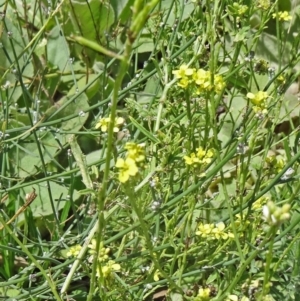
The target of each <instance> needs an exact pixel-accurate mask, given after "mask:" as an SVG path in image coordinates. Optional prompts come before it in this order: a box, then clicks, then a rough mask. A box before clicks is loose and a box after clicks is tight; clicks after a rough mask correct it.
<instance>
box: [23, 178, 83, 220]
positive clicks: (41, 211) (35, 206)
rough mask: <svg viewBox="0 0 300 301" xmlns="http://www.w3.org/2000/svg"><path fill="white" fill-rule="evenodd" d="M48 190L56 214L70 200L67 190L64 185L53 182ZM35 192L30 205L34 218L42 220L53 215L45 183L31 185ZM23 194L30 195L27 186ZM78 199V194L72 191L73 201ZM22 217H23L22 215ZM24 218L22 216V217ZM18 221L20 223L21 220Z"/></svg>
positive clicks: (30, 190) (29, 189)
mask: <svg viewBox="0 0 300 301" xmlns="http://www.w3.org/2000/svg"><path fill="white" fill-rule="evenodd" d="M49 185H50V190H51V194H52V198H53V202H54V206H55V209H56V210H57V212H58V211H59V210H60V209H62V208H63V207H64V206H65V202H68V199H70V196H69V188H68V187H67V186H65V185H59V184H57V183H55V182H50V183H49ZM33 187H34V188H35V190H36V194H37V198H36V199H35V200H34V201H33V202H32V204H31V205H30V209H31V211H32V214H33V216H34V217H35V218H38V219H43V218H45V217H47V216H49V215H52V214H53V210H52V206H51V203H50V197H49V193H48V188H47V183H46V182H43V183H40V184H38V185H33ZM24 192H25V193H31V192H32V187H30V186H28V187H26V188H25V189H24ZM78 197H79V193H78V192H77V191H76V190H74V191H73V195H72V198H73V201H75V200H77V199H78ZM22 216H23V215H22ZM23 218H24V216H23ZM23 218H21V219H20V221H22V220H23Z"/></svg>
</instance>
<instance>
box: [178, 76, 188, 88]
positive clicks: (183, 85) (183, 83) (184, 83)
mask: <svg viewBox="0 0 300 301" xmlns="http://www.w3.org/2000/svg"><path fill="white" fill-rule="evenodd" d="M177 85H178V86H179V87H181V88H184V89H185V88H187V87H188V85H189V80H188V79H187V78H182V79H181V80H180V81H179V82H178V84H177Z"/></svg>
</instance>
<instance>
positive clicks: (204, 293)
mask: <svg viewBox="0 0 300 301" xmlns="http://www.w3.org/2000/svg"><path fill="white" fill-rule="evenodd" d="M195 300H197V301H209V300H210V288H208V287H207V288H202V287H201V288H199V291H198V295H197V296H196V298H195Z"/></svg>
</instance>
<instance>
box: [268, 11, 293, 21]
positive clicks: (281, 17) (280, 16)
mask: <svg viewBox="0 0 300 301" xmlns="http://www.w3.org/2000/svg"><path fill="white" fill-rule="evenodd" d="M272 17H273V19H276V18H278V20H279V21H290V20H291V19H292V16H290V15H289V13H288V12H287V11H280V12H278V13H277V14H276V13H275V14H272Z"/></svg>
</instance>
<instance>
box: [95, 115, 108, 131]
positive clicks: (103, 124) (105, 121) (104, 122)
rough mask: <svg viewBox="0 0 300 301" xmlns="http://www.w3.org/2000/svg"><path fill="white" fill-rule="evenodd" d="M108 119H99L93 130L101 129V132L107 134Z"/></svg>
mask: <svg viewBox="0 0 300 301" xmlns="http://www.w3.org/2000/svg"><path fill="white" fill-rule="evenodd" d="M109 122H110V118H101V119H100V120H99V121H98V123H97V124H96V126H95V129H99V128H100V129H101V131H102V132H107V129H108V125H109Z"/></svg>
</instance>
